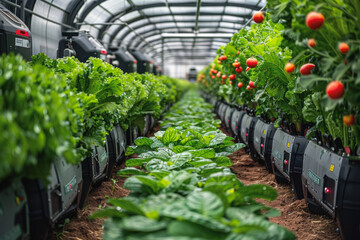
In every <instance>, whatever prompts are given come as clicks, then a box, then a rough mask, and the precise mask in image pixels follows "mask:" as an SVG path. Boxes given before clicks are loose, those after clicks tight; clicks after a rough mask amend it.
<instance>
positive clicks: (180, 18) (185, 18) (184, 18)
mask: <svg viewBox="0 0 360 240" xmlns="http://www.w3.org/2000/svg"><path fill="white" fill-rule="evenodd" d="M174 17H175V21H194V22H195V19H196V17H195V15H194V16H182V15H178V16H174Z"/></svg>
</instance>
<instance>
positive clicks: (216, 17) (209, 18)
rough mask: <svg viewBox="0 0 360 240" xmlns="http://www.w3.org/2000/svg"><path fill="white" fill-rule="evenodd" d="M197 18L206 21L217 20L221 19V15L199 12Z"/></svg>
mask: <svg viewBox="0 0 360 240" xmlns="http://www.w3.org/2000/svg"><path fill="white" fill-rule="evenodd" d="M199 20H200V21H208V22H219V21H221V16H206V15H205V16H204V15H201V14H200V16H199Z"/></svg>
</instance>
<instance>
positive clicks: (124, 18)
mask: <svg viewBox="0 0 360 240" xmlns="http://www.w3.org/2000/svg"><path fill="white" fill-rule="evenodd" d="M139 16H140V13H139V12H138V11H133V12H130V13H128V14H125V15H123V16H121V17H120V20H121V21H124V22H126V21H129V20H131V19H134V18H137V17H139Z"/></svg>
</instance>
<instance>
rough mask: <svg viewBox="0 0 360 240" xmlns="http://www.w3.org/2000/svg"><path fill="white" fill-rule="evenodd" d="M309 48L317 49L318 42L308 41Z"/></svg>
mask: <svg viewBox="0 0 360 240" xmlns="http://www.w3.org/2000/svg"><path fill="white" fill-rule="evenodd" d="M308 46H309V47H312V48H314V47H316V40H315V39H314V38H310V39H309V40H308Z"/></svg>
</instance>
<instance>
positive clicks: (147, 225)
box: [121, 216, 168, 232]
mask: <svg viewBox="0 0 360 240" xmlns="http://www.w3.org/2000/svg"><path fill="white" fill-rule="evenodd" d="M167 224H168V223H167V221H156V220H154V219H150V218H147V217H145V216H131V217H127V218H124V219H123V220H122V223H121V226H122V228H123V229H124V230H127V231H136V232H154V231H158V230H161V229H164V228H166V226H167Z"/></svg>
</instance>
